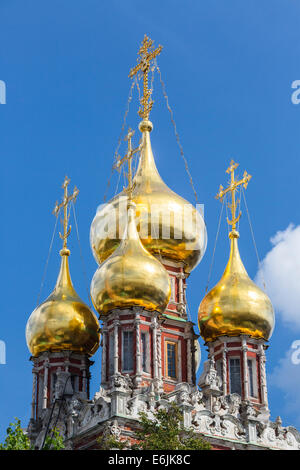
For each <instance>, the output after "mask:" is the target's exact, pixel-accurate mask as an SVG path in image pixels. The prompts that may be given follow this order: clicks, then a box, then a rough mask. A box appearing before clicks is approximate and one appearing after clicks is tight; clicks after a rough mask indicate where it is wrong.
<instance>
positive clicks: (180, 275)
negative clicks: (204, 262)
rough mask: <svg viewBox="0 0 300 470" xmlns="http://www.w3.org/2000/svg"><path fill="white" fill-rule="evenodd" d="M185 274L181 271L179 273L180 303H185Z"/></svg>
mask: <svg viewBox="0 0 300 470" xmlns="http://www.w3.org/2000/svg"><path fill="white" fill-rule="evenodd" d="M184 277H185V276H184V274H183V273H180V274H178V275H177V279H178V294H179V295H178V300H179V303H180V304H183V303H184V295H183V279H184Z"/></svg>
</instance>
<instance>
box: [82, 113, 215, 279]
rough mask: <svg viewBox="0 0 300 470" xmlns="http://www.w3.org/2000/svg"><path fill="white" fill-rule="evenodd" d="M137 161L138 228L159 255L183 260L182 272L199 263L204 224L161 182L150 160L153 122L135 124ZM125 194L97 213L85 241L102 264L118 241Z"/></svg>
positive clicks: (123, 220)
mask: <svg viewBox="0 0 300 470" xmlns="http://www.w3.org/2000/svg"><path fill="white" fill-rule="evenodd" d="M139 128H140V131H141V132H142V142H141V146H140V160H139V165H138V169H137V172H136V174H135V177H134V179H133V193H132V198H133V201H134V202H135V204H136V219H137V229H138V232H139V234H140V238H141V241H142V243H143V245H144V247H145V248H146V249H147V250H148V251H149V252H150V253H151V254H152V255H154V256H159V257H160V259H161V257H162V258H166V259H169V260H173V261H177V262H182V263H183V265H184V269H185V271H186V272H187V273H189V272H191V271H192V269H194V268H195V267H196V266H197V264H198V263H199V262H200V260H201V258H202V256H203V255H204V252H205V249H206V227H205V223H204V220H203V217H202V215H201V214H200V213H199V212H198V211H197V210H196V208H194V207H193V206H192V205H191V204H190V203H188V202H187V201H186V200H185V199H183V198H182V197H180V196H178V195H177V194H176V193H174V191H172V190H171V189H170V188H168V186H167V185H166V184H165V183H164V182H163V180H162V178H161V177H160V175H159V173H158V170H157V168H156V165H155V161H154V157H153V153H152V148H151V141H150V132H151V130H152V128H153V126H152V123H151V122H150V121H148V120H144V121H142V122H141V123H140V126H139ZM127 199H128V198H127V195H126V191H122V192H121V193H120V194H118V195H117V196H115V197H114V198H113V199H112V200H111V201H110V202H109V203H108V204H107V205H105V206H102V207H100V208H99V210H98V211H97V213H96V216H95V218H94V220H93V222H92V225H91V232H90V242H91V247H92V251H93V254H94V257H95V259H96V261H97V262H98V263H99V264H101V263H102V262H103V261H105V260H106V259H107V258H108V257H109V256H110V255H111V254H112V253H113V252H114V250H115V249H116V248H117V246H119V244H120V239H121V238H122V234H123V233H124V229H125V226H126V218H127Z"/></svg>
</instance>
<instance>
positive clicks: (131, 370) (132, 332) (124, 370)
mask: <svg viewBox="0 0 300 470" xmlns="http://www.w3.org/2000/svg"><path fill="white" fill-rule="evenodd" d="M125 333H131V338H132V342H131V348H132V359H131V360H132V368H131V369H125V367H124V365H125V364H124V359H125V355H124V344H125V343H124V334H125ZM133 343H134V331H133V329H125V330H122V348H121V351H122V353H121V354H122V372H126V373H127V374H128V373H131V372H133V371H134V344H133Z"/></svg>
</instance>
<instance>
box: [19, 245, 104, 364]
mask: <svg viewBox="0 0 300 470" xmlns="http://www.w3.org/2000/svg"><path fill="white" fill-rule="evenodd" d="M69 254H70V252H69V250H68V249H66V248H64V249H63V250H62V251H61V256H62V260H61V267H60V272H59V275H58V278H57V282H56V285H55V288H54V290H53V292H52V293H51V294H50V296H49V297H48V298H47V299H46V300H45V302H43V303H42V304H41V305H39V306H38V307H37V308H36V309H35V310H34V311H33V312H32V314H31V315H30V317H29V320H28V322H27V325H26V341H27V345H28V348H29V350H30V352H31V354H32V355H33V356H38V355H39V354H41V353H43V352H44V351H62V350H69V351H74V352H80V353H85V354H88V355H90V356H91V355H93V354H94V353H95V352H96V351H97V349H98V346H99V341H100V336H99V323H98V320H97V318H96V315H95V314H94V313H93V312H92V311H91V310H90V308H89V307H88V306H87V305H86V304H85V303H84V302H83V301H82V300H81V299H80V298H79V297H78V295H77V293H76V292H75V289H74V287H73V284H72V280H71V276H70V272H69V263H68V256H69Z"/></svg>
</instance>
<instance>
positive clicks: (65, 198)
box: [53, 176, 79, 250]
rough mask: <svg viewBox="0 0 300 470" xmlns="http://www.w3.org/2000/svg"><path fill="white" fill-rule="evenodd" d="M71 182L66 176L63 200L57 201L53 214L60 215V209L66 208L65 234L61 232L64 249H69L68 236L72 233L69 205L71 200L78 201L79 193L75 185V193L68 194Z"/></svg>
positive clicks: (63, 223) (64, 218) (63, 186)
mask: <svg viewBox="0 0 300 470" xmlns="http://www.w3.org/2000/svg"><path fill="white" fill-rule="evenodd" d="M69 183H70V180H69V178H68V177H67V176H66V177H65V180H64V183H63V185H62V188H63V190H64V196H63V200H62V202H61V203H60V204H58V202H57V201H56V204H55V207H54V210H53V214H54V215H55V216H56V217H58V214H59V213H60V210H61V209H62V208H63V209H64V217H63V220H62V221H61V223H62V226H63V231H64V232H63V235H62V234H61V233H59V236H60V238H61V239H62V240H63V250H67V238H68V236H69V235H70V232H71V225H70V227H69V228H68V223H69V218H70V214H68V205H69V203H70V202H71V201H74V202H75V201H76V198H77V196H78V193H79V190H78V189H77V188H76V186H75V188H74V190H73V194H71V195H70V196H68V185H69Z"/></svg>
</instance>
